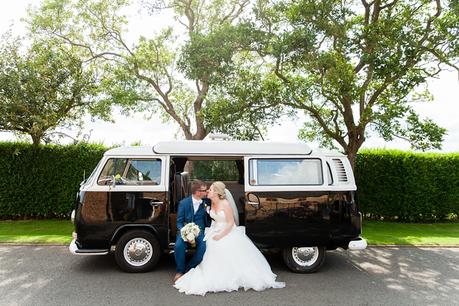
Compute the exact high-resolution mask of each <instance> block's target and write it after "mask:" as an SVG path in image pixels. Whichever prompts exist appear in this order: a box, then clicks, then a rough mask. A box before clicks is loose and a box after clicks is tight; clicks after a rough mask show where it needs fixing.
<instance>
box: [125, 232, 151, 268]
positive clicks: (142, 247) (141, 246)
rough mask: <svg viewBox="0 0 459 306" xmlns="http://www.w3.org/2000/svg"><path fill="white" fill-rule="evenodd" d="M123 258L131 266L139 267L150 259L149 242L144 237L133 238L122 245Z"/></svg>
mask: <svg viewBox="0 0 459 306" xmlns="http://www.w3.org/2000/svg"><path fill="white" fill-rule="evenodd" d="M123 254H124V259H125V260H126V261H127V262H128V263H129V264H130V265H133V266H136V267H139V266H142V265H144V264H146V263H147V262H148V261H150V259H151V257H152V255H153V248H152V246H151V243H150V242H148V240H146V239H144V238H134V239H131V240H130V241H129V242H128V243H126V245H125V247H124V252H123Z"/></svg>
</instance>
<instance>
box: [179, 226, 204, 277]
mask: <svg viewBox="0 0 459 306" xmlns="http://www.w3.org/2000/svg"><path fill="white" fill-rule="evenodd" d="M203 239H204V233H201V234H200V235H199V236H198V237H197V238H196V251H195V253H194V255H193V257H192V258H191V260H190V261H189V262H188V264H185V253H186V249H187V248H189V247H191V245H190V244H189V243H187V242H185V241H183V239H182V237H181V236H180V235H177V239H176V240H175V247H174V256H175V264H176V267H177V268H176V271H177V273H181V274H185V273H186V272H188V270H190V269H192V268H194V267H196V266H197V265H199V263H200V262H201V261H202V258H203V257H204V253H205V252H206V242H205V241H204V240H203Z"/></svg>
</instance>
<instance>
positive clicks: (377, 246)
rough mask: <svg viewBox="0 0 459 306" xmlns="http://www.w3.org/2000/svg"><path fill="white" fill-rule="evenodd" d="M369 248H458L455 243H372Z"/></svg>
mask: <svg viewBox="0 0 459 306" xmlns="http://www.w3.org/2000/svg"><path fill="white" fill-rule="evenodd" d="M368 247H369V248H431V249H434V248H459V245H457V244H438V245H437V244H435V245H434V244H374V245H371V244H370V245H368Z"/></svg>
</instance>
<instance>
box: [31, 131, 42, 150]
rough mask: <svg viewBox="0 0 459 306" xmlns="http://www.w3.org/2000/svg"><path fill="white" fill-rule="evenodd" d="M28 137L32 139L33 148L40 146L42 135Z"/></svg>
mask: <svg viewBox="0 0 459 306" xmlns="http://www.w3.org/2000/svg"><path fill="white" fill-rule="evenodd" d="M30 137H32V144H33V146H34V147H38V145H39V144H40V141H41V138H42V137H43V134H30Z"/></svg>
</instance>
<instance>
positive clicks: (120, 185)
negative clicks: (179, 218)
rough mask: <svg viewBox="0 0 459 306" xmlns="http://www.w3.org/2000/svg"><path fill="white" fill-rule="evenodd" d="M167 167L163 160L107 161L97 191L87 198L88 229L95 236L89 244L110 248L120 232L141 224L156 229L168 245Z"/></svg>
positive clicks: (97, 182) (95, 189) (86, 218)
mask: <svg viewBox="0 0 459 306" xmlns="http://www.w3.org/2000/svg"><path fill="white" fill-rule="evenodd" d="M166 165H167V162H166V157H162V156H154V157H142V156H139V157H121V156H120V157H115V156H113V157H109V158H107V160H106V162H105V165H104V166H103V169H102V171H101V173H100V174H99V176H98V178H97V179H96V180H95V183H94V187H93V188H91V190H90V191H89V192H86V195H85V203H84V205H83V212H84V217H85V218H84V219H85V221H86V224H85V228H86V229H90V230H91V231H92V233H93V234H92V235H89V237H90V238H92V239H89V240H90V241H88V242H91V244H94V242H95V241H93V240H99V241H101V242H102V241H103V242H104V243H105V244H106V243H108V242H109V241H110V240H111V238H112V236H113V234H114V233H115V232H116V231H117V230H119V229H120V228H122V227H124V226H132V225H135V224H137V225H148V226H150V225H151V226H153V228H154V229H155V230H156V231H157V234H158V238H159V240H160V243H161V244H162V245H163V244H164V245H167V233H168V219H167V213H168V209H169V206H168V197H167V188H168V185H167V183H166V182H167V174H166V171H167V167H166ZM113 179H114V181H113ZM92 198H101V201H91V199H92ZM87 200H89V201H87ZM96 212H100V213H97V214H96ZM97 244H100V243H97Z"/></svg>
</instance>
